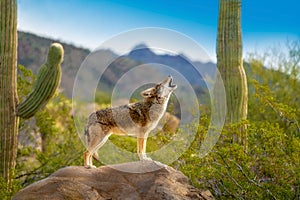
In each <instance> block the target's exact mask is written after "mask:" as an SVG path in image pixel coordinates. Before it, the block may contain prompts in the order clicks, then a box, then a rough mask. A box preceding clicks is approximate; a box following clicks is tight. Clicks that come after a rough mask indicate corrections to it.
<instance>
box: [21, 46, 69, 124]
mask: <svg viewBox="0 0 300 200" xmlns="http://www.w3.org/2000/svg"><path fill="white" fill-rule="evenodd" d="M63 54H64V51H63V47H62V46H61V45H60V44H58V43H53V44H52V45H51V46H50V49H49V52H48V58H47V61H46V63H45V64H43V65H42V67H41V68H40V70H39V72H38V76H37V79H36V82H35V84H34V86H33V90H32V92H31V93H30V94H29V96H28V97H27V98H26V99H25V101H24V102H22V103H21V104H20V105H19V106H18V115H19V116H20V117H22V118H24V119H27V118H30V117H32V116H33V115H34V114H35V113H36V112H37V111H38V110H39V109H41V108H42V107H44V106H45V104H46V103H47V102H48V101H49V100H50V99H51V97H52V96H53V95H54V94H55V91H56V90H57V88H58V86H59V83H60V79H61V63H62V61H63Z"/></svg>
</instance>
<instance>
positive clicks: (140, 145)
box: [137, 137, 152, 160]
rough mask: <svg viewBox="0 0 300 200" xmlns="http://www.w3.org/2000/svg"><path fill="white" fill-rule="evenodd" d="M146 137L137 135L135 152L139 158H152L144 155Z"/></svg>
mask: <svg viewBox="0 0 300 200" xmlns="http://www.w3.org/2000/svg"><path fill="white" fill-rule="evenodd" d="M146 143H147V137H137V153H138V156H139V158H140V160H152V159H151V158H149V157H147V155H146Z"/></svg>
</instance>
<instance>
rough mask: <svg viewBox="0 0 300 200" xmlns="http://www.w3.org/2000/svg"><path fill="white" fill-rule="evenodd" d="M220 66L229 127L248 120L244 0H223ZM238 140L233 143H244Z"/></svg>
mask: <svg viewBox="0 0 300 200" xmlns="http://www.w3.org/2000/svg"><path fill="white" fill-rule="evenodd" d="M217 66H218V69H219V71H220V73H221V76H222V79H223V81H224V84H225V91H226V99H227V119H226V120H227V123H239V122H241V121H242V120H244V119H246V118H247V104H248V88H247V79H246V74H245V70H244V68H243V59H242V36H241V0H220V1H219V21H218V35H217ZM244 138H245V137H244V136H238V137H237V138H234V139H233V140H234V141H236V140H238V141H241V140H244Z"/></svg>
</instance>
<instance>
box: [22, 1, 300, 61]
mask: <svg viewBox="0 0 300 200" xmlns="http://www.w3.org/2000/svg"><path fill="white" fill-rule="evenodd" d="M299 7H300V2H299V0H285V1H271V0H262V1H258V0H247V1H245V0H242V33H243V47H244V48H243V49H244V54H245V55H246V54H247V53H248V52H253V51H258V52H260V51H265V50H266V49H267V48H268V47H270V46H271V45H276V44H278V43H284V42H285V41H286V40H287V39H290V40H294V39H299V37H300V22H299V20H298V19H299V17H300V14H299ZM217 19H218V1H217V0H202V1H201V0H198V1H194V0H193V1H188V0H186V1H175V0H173V1H169V0H165V1H162V0H153V1H145V0H131V1H130V0H126V1H121V0H110V1H108V0H107V1H106V0H18V27H19V30H22V31H28V32H31V33H36V34H38V35H42V36H47V37H51V38H54V39H59V40H62V41H65V42H68V43H72V44H75V45H76V46H82V47H85V48H89V49H91V50H93V49H95V48H97V47H99V46H100V45H101V44H102V43H103V42H105V41H106V40H108V39H110V38H111V37H113V36H115V35H117V34H119V33H122V32H125V31H129V30H132V29H136V28H143V27H160V28H167V29H172V30H175V31H177V32H180V33H182V34H184V35H186V36H188V37H190V38H191V39H192V40H194V41H196V42H197V43H198V44H200V45H201V46H202V47H203V48H204V49H205V50H206V51H207V53H208V54H209V56H210V57H211V58H212V59H213V60H215V47H216V35H217ZM115 51H117V49H115ZM178 51H180V50H178ZM182 51H183V52H184V50H182ZM187 54H189V53H187ZM190 56H191V57H193V55H190Z"/></svg>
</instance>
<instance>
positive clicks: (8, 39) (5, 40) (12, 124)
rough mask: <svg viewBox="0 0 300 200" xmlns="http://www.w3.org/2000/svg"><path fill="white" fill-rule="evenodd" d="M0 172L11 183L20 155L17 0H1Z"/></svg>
mask: <svg viewBox="0 0 300 200" xmlns="http://www.w3.org/2000/svg"><path fill="white" fill-rule="evenodd" d="M0 9H1V10H0V36H1V37H0V175H1V176H2V177H3V178H4V179H5V180H6V181H7V182H8V183H9V180H10V179H11V171H10V170H11V169H13V168H14V166H15V160H16V154H17V132H18V117H17V113H16V107H17V104H18V97H17V83H16V73H17V2H16V1H15V0H0Z"/></svg>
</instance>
